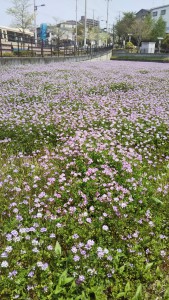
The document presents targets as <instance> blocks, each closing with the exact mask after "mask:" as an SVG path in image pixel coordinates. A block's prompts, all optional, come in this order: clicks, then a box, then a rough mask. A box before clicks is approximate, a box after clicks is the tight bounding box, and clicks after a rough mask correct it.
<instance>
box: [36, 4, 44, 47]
mask: <svg viewBox="0 0 169 300" xmlns="http://www.w3.org/2000/svg"><path fill="white" fill-rule="evenodd" d="M40 6H45V4H41V5H36V2H35V0H34V33H35V45H37V27H36V11H37V9H38V7H40Z"/></svg>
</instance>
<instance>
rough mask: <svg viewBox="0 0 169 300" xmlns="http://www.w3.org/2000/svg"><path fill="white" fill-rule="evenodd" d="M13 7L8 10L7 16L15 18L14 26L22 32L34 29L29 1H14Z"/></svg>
mask: <svg viewBox="0 0 169 300" xmlns="http://www.w3.org/2000/svg"><path fill="white" fill-rule="evenodd" d="M12 4H13V6H12V7H11V8H8V9H7V14H9V15H11V16H12V17H13V18H14V21H13V26H14V27H17V28H19V29H20V30H21V31H22V32H24V31H25V29H29V28H30V27H32V21H33V14H31V13H30V12H29V7H30V2H29V0H12Z"/></svg>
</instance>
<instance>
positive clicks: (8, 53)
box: [2, 52, 14, 57]
mask: <svg viewBox="0 0 169 300" xmlns="http://www.w3.org/2000/svg"><path fill="white" fill-rule="evenodd" d="M2 56H3V57H12V56H14V54H13V53H12V52H3V53H2Z"/></svg>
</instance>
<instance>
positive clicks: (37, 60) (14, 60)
mask: <svg viewBox="0 0 169 300" xmlns="http://www.w3.org/2000/svg"><path fill="white" fill-rule="evenodd" d="M110 57H111V51H108V52H107V53H98V54H97V55H83V56H65V57H56V56H55V57H54V56H53V57H0V66H2V65H20V64H22V65H26V64H43V63H45V64H49V63H52V62H64V61H69V62H78V61H85V60H92V61H93V60H109V59H110Z"/></svg>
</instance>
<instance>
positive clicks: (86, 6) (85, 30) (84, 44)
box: [84, 0, 87, 48]
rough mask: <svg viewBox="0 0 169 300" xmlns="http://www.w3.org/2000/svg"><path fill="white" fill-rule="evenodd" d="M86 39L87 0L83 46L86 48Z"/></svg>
mask: <svg viewBox="0 0 169 300" xmlns="http://www.w3.org/2000/svg"><path fill="white" fill-rule="evenodd" d="M86 39H87V0H85V19H84V48H86Z"/></svg>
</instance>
